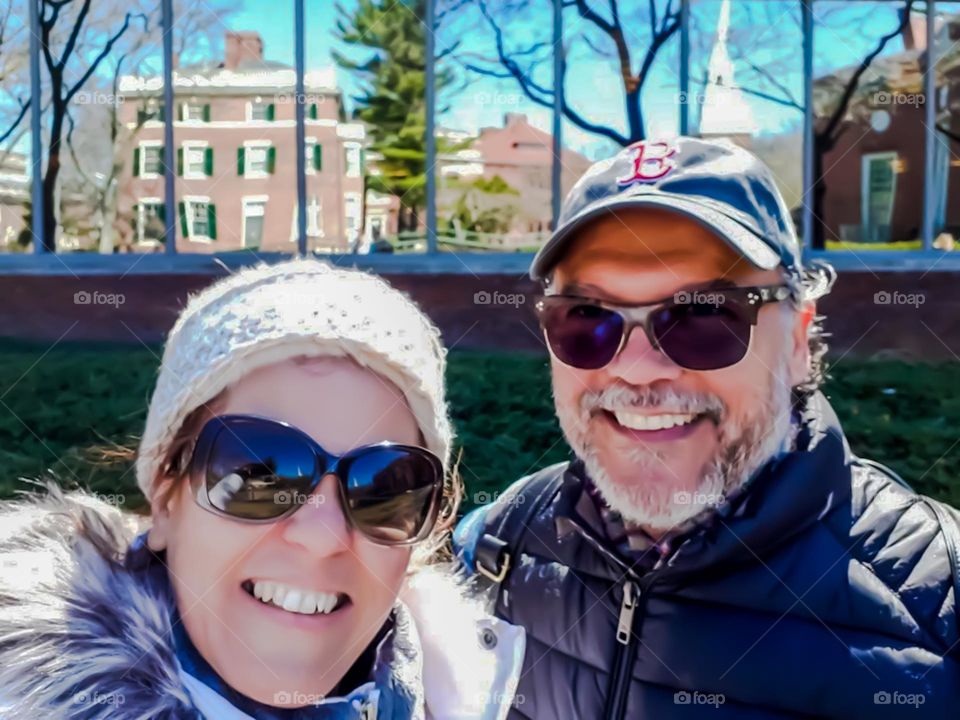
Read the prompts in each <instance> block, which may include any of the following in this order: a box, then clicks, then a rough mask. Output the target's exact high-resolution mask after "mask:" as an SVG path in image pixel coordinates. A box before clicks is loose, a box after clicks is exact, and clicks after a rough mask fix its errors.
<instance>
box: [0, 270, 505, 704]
mask: <svg viewBox="0 0 960 720" xmlns="http://www.w3.org/2000/svg"><path fill="white" fill-rule="evenodd" d="M443 373H444V350H443V348H442V346H441V345H440V341H439V336H438V333H437V331H436V329H435V328H434V327H433V326H432V325H431V324H430V322H429V321H428V320H427V319H426V318H425V317H424V315H423V314H422V313H421V312H420V311H419V310H418V309H417V308H416V307H415V306H414V305H413V303H411V302H410V301H409V300H408V299H407V298H406V297H405V296H404V295H402V294H401V293H399V292H397V291H396V290H394V289H392V288H391V287H389V286H388V285H387V284H386V283H384V282H383V281H381V280H379V279H377V278H375V277H373V276H371V275H367V274H364V273H360V272H357V271H351V270H342V269H336V268H332V267H330V266H327V265H325V264H322V263H319V262H317V261H310V260H296V261H291V262H287V263H283V264H279V265H275V266H272V267H268V266H260V267H257V268H253V269H248V270H244V271H241V272H239V273H237V274H236V275H233V276H231V277H229V278H226V279H224V280H222V281H220V282H217V283H216V284H214V285H212V286H211V287H209V288H207V289H206V290H204V291H203V292H201V293H200V294H199V295H197V296H195V297H193V298H191V299H190V301H189V303H188V304H187V307H186V308H185V310H184V311H183V313H182V314H181V316H180V318H179V319H178V321H177V323H176V325H175V326H174V328H173V330H172V331H171V333H170V335H169V337H168V340H167V344H166V347H165V350H164V356H163V362H162V364H161V367H160V371H159V377H158V379H157V386H156V389H155V391H154V394H153V397H152V400H151V402H150V408H149V412H148V416H147V422H146V427H145V429H144V433H143V437H142V439H141V443H140V448H139V451H138V456H137V462H136V472H137V481H138V484H139V486H140V488H141V489H142V490H143V492H144V495H145V496H146V497H147V498H148V499H149V501H150V506H151V518H150V520H151V521H150V523H149V528H148V529H146V531H140V533H139V534H137V533H138V531H139V530H140V529H139V528H137V525H138V523H137V521H136V519H135V518H134V517H133V516H131V515H129V514H126V513H123V512H121V511H119V510H117V509H114V508H111V507H110V506H108V505H106V504H105V503H102V502H99V501H97V500H96V499H95V498H93V497H91V496H88V495H83V494H68V495H65V494H63V493H61V492H59V491H57V490H56V489H55V488H50V489H49V493H48V494H47V495H46V496H45V497H35V498H31V499H28V500H27V501H24V502H18V503H6V504H5V507H4V508H3V510H2V516H0V528H2V530H0V696H2V698H3V699H2V700H0V708H3V707H5V708H6V709H5V710H4V709H0V717H3V718H44V719H45V720H46V719H50V718H66V717H70V718H217V719H218V720H219V719H220V718H227V719H230V718H257V719H266V718H270V719H273V718H296V719H298V720H301V719H302V720H309V719H313V718H324V719H327V718H337V719H338V720H339V719H341V718H357V719H361V718H362V719H364V720H366V719H370V718H377V719H381V718H384V719H386V718H389V719H390V720H395V719H406V718H422V717H426V718H442V719H443V720H449V719H451V718H502V717H505V716H506V712H507V710H508V708H509V705H510V703H511V702H512V700H513V694H512V688H514V687H515V683H516V678H517V676H518V674H519V671H520V666H521V663H522V658H523V650H524V635H523V631H522V629H519V628H515V627H513V626H510V625H508V624H506V623H503V622H502V621H499V620H495V619H493V618H490V617H487V616H485V615H484V614H483V612H482V611H481V610H480V608H479V606H477V605H474V604H473V603H472V602H471V601H469V600H467V599H466V598H465V597H464V596H463V594H462V593H461V592H460V590H459V589H458V586H457V585H456V583H455V582H454V580H453V579H452V578H450V577H448V576H447V575H446V574H445V571H443V570H441V569H438V567H439V566H436V565H435V566H433V567H428V566H427V565H426V563H427V561H428V560H430V559H431V556H432V555H434V554H435V553H436V551H437V549H438V548H439V546H440V544H441V542H442V541H443V539H444V535H445V532H446V530H447V528H448V525H449V522H450V521H451V520H452V519H453V517H454V514H455V511H456V504H457V494H456V493H455V492H454V485H453V483H452V482H450V481H449V480H447V477H448V463H449V456H450V442H451V435H452V433H451V429H450V425H449V421H448V418H447V414H446V405H445V400H444V382H443Z"/></svg>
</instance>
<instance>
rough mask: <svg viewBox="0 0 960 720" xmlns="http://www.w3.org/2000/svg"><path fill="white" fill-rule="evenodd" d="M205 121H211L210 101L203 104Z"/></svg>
mask: <svg viewBox="0 0 960 720" xmlns="http://www.w3.org/2000/svg"><path fill="white" fill-rule="evenodd" d="M203 121H204V122H210V103H207V104H206V105H204V106H203Z"/></svg>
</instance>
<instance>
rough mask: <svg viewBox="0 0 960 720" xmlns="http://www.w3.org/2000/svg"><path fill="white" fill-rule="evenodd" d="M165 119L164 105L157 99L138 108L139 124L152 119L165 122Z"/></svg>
mask: <svg viewBox="0 0 960 720" xmlns="http://www.w3.org/2000/svg"><path fill="white" fill-rule="evenodd" d="M164 119H165V118H164V112H163V105H162V104H161V103H158V102H156V101H155V100H150V101H148V102H147V103H146V104H144V105H141V106H140V107H139V108H137V125H143V124H145V123H147V122H151V121H155V122H163V121H164Z"/></svg>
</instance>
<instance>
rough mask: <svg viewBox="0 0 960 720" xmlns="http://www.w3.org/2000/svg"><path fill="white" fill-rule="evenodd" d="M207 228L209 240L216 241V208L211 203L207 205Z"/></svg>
mask: <svg viewBox="0 0 960 720" xmlns="http://www.w3.org/2000/svg"><path fill="white" fill-rule="evenodd" d="M207 226H208V227H209V228H210V229H209V230H208V236H209V238H210V239H211V240H216V239H217V206H216V205H214V204H213V203H210V204H209V205H207Z"/></svg>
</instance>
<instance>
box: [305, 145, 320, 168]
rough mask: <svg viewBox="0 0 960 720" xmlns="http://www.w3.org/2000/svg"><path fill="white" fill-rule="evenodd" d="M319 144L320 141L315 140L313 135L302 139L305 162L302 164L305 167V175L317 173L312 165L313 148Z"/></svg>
mask: <svg viewBox="0 0 960 720" xmlns="http://www.w3.org/2000/svg"><path fill="white" fill-rule="evenodd" d="M319 144H320V143H319V142H318V141H317V139H316V138H315V137H308V138H305V139H304V142H303V147H304V150H303V152H304V155H303V157H304V160H305V161H306V163H305V164H304V167H305V168H306V173H307V175H316V174H317V169H316V168H315V167H314V166H313V149H314V148H315V147H316V146H317V145H319Z"/></svg>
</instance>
